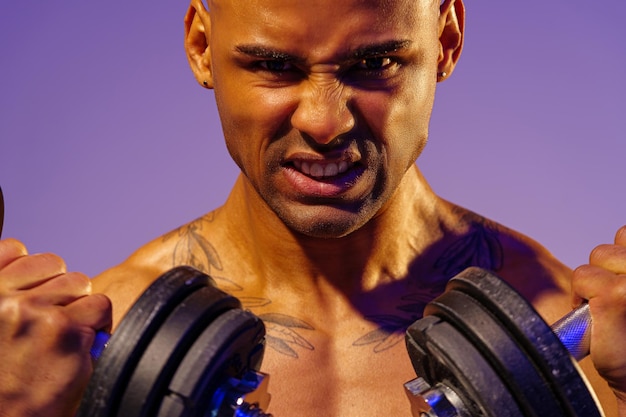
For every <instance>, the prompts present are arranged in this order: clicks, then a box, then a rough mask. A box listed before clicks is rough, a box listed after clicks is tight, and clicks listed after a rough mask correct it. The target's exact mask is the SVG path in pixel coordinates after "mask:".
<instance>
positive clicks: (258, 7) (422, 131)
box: [209, 0, 439, 237]
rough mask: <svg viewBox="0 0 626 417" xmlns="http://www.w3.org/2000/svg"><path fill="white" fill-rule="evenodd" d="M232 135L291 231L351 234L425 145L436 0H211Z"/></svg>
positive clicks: (214, 50)
mask: <svg viewBox="0 0 626 417" xmlns="http://www.w3.org/2000/svg"><path fill="white" fill-rule="evenodd" d="M209 5H210V13H211V28H210V35H209V44H210V45H209V46H210V51H211V68H212V76H213V83H214V88H215V96H216V100H217V106H218V109H219V113H220V117H221V121H222V125H223V129H224V136H225V138H226V144H227V147H228V149H229V152H230V153H231V155H232V157H233V159H234V160H235V162H236V163H237V164H238V165H239V167H240V168H241V170H242V171H243V173H244V174H245V177H246V178H247V180H248V181H249V183H250V184H251V185H252V187H253V189H254V190H255V191H256V193H258V195H259V196H260V197H261V198H262V199H263V200H264V201H265V203H267V205H268V206H269V207H270V208H271V209H272V210H273V211H274V212H275V213H276V214H277V215H278V217H279V218H280V219H281V220H282V221H283V222H284V223H285V224H286V225H287V226H288V227H290V228H291V229H293V230H294V231H296V232H299V233H303V234H305V235H309V236H318V237H340V236H344V235H346V234H348V233H350V232H352V231H354V230H356V229H358V228H359V227H361V226H363V225H364V224H365V223H366V222H367V221H369V220H370V219H372V218H373V217H374V216H376V215H377V213H379V212H381V210H383V209H384V206H385V203H386V202H387V201H388V200H389V198H390V197H391V196H392V194H393V193H394V191H395V190H396V188H397V187H398V185H399V183H400V181H401V179H402V177H403V175H404V174H405V173H406V171H407V169H408V168H409V167H410V166H411V165H412V164H413V163H414V162H415V159H416V158H417V157H418V155H419V154H420V152H421V151H422V149H423V147H424V145H425V144H426V139H427V135H428V123H429V119H430V113H431V108H432V104H433V98H434V90H435V84H436V73H437V59H438V53H439V41H438V33H437V32H438V20H437V18H438V7H439V3H438V2H437V1H429V0H215V1H212V2H210V3H209Z"/></svg>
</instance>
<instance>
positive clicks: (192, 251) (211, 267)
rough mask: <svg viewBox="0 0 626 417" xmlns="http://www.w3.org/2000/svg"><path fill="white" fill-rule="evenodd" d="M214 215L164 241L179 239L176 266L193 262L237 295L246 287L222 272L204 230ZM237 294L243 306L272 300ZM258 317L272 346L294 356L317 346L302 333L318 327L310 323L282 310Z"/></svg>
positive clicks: (251, 305)
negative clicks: (299, 351)
mask: <svg viewBox="0 0 626 417" xmlns="http://www.w3.org/2000/svg"><path fill="white" fill-rule="evenodd" d="M213 219H214V213H213V212H211V213H208V214H207V215H205V216H202V217H200V218H198V219H196V220H194V221H193V222H191V223H188V224H186V225H184V226H182V227H179V228H178V229H176V230H173V231H172V232H170V233H168V234H166V235H164V236H163V241H168V240H170V239H177V240H176V242H175V244H174V250H173V253H172V264H173V266H177V265H189V266H192V267H194V268H196V269H198V270H200V271H202V272H204V273H206V274H208V275H210V276H211V278H213V279H214V280H215V282H216V284H217V286H218V287H219V288H220V289H222V290H223V291H225V292H228V293H231V294H233V295H234V296H235V297H236V296H237V292H240V291H243V289H244V288H243V287H242V286H241V285H239V284H238V283H236V282H235V281H233V280H231V279H229V278H226V277H224V276H223V274H222V273H221V272H222V270H223V266H222V261H221V259H220V256H219V253H218V251H217V250H216V249H215V247H214V246H213V245H212V244H211V242H209V240H208V239H207V238H206V237H205V234H203V233H202V231H203V228H204V227H206V225H207V224H208V223H211V222H212V221H213ZM237 298H239V301H241V304H242V306H243V307H244V308H246V309H249V310H254V309H255V308H260V307H265V306H267V305H269V304H271V300H268V299H266V298H262V297H246V296H240V297H237ZM258 317H259V318H260V319H261V320H263V322H264V323H265V327H266V346H268V347H269V348H271V349H274V350H275V351H277V352H279V353H281V354H283V355H286V356H290V357H292V358H298V357H299V355H298V351H297V349H305V350H314V347H313V345H312V344H311V343H310V342H309V341H308V340H307V339H306V338H305V337H304V336H303V335H302V334H301V332H303V331H314V330H315V329H314V328H313V326H311V325H310V324H309V323H307V322H305V321H303V320H300V319H298V318H296V317H292V316H288V315H285V314H280V313H266V314H258Z"/></svg>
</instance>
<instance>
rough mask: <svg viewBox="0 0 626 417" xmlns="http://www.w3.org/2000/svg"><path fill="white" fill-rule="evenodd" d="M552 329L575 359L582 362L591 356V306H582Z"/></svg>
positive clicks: (555, 324) (584, 304)
mask: <svg viewBox="0 0 626 417" xmlns="http://www.w3.org/2000/svg"><path fill="white" fill-rule="evenodd" d="M551 328H552V331H553V332H554V334H556V335H557V336H558V338H559V339H560V340H561V342H562V343H563V345H564V346H565V348H566V349H567V350H568V351H569V353H570V354H571V355H572V356H573V357H574V359H576V360H577V361H580V360H581V359H583V358H584V357H585V356H587V355H589V344H590V339H591V314H590V313H589V304H587V303H583V304H581V305H580V306H578V307H577V308H576V309H574V310H572V311H571V312H569V313H568V314H566V315H565V316H564V317H562V318H561V319H560V320H558V321H557V322H556V323H554V324H553V325H552V326H551Z"/></svg>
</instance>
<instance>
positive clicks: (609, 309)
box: [572, 226, 626, 410]
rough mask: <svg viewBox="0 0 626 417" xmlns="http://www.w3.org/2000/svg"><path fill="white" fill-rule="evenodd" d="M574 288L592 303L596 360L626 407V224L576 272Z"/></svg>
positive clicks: (597, 366) (580, 297)
mask: <svg viewBox="0 0 626 417" xmlns="http://www.w3.org/2000/svg"><path fill="white" fill-rule="evenodd" d="M572 290H573V293H574V298H575V300H574V302H575V303H578V302H580V301H581V299H585V300H588V302H589V310H590V312H591V317H592V321H593V324H592V330H591V358H592V360H593V363H594V365H595V367H596V369H597V370H598V372H599V373H600V375H601V376H602V377H603V378H604V379H606V380H607V382H608V383H609V385H610V386H611V388H612V389H613V390H614V392H615V394H616V396H617V398H618V399H619V400H620V402H621V404H620V407H623V408H624V409H625V410H626V226H624V227H622V228H621V229H619V230H618V232H617V234H616V235H615V241H614V243H612V244H606V245H600V246H598V247H596V248H595V249H594V250H593V251H592V252H591V255H590V257H589V264H588V265H583V266H580V267H578V268H577V269H576V270H575V271H574V278H573V283H572Z"/></svg>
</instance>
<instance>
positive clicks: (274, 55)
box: [235, 39, 412, 62]
mask: <svg viewBox="0 0 626 417" xmlns="http://www.w3.org/2000/svg"><path fill="white" fill-rule="evenodd" d="M411 44H412V41H410V40H408V39H403V40H391V41H386V42H382V43H374V44H367V45H361V46H359V47H357V48H356V49H354V50H352V51H349V52H348V53H346V54H345V55H344V56H342V59H344V60H359V59H363V58H368V57H373V56H379V55H385V54H388V53H390V52H397V51H399V50H402V49H406V48H408V47H409V46H410V45H411ZM235 49H236V50H237V52H239V53H242V54H244V55H248V56H250V57H253V58H260V59H276V60H280V61H289V62H304V61H305V59H304V58H302V57H299V56H296V55H293V54H290V53H288V52H284V51H280V50H276V49H271V48H268V47H265V46H262V45H256V44H244V45H237V46H236V47H235Z"/></svg>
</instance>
